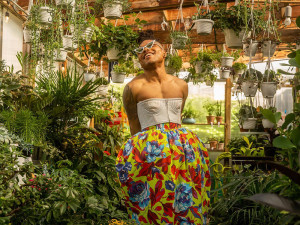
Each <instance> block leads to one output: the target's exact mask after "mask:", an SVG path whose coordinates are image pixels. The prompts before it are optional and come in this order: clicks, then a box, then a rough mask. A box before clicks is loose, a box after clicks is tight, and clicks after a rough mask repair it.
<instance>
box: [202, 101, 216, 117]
mask: <svg viewBox="0 0 300 225" xmlns="http://www.w3.org/2000/svg"><path fill="white" fill-rule="evenodd" d="M203 107H204V109H205V110H206V111H207V113H208V115H209V116H212V115H213V114H214V112H216V104H215V102H209V101H207V102H206V103H205V104H204V105H203Z"/></svg>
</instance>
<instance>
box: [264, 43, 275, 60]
mask: <svg viewBox="0 0 300 225" xmlns="http://www.w3.org/2000/svg"><path fill="white" fill-rule="evenodd" d="M276 46H277V44H276V42H270V41H264V42H263V43H262V46H261V51H262V53H263V56H264V57H269V53H270V57H272V56H273V55H274V53H275V50H276Z"/></svg>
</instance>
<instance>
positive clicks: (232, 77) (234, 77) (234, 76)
mask: <svg viewBox="0 0 300 225" xmlns="http://www.w3.org/2000/svg"><path fill="white" fill-rule="evenodd" d="M238 79H239V75H237V74H235V75H230V80H231V82H232V83H236V82H237V81H238Z"/></svg>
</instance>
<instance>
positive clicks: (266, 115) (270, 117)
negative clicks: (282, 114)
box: [261, 109, 279, 124]
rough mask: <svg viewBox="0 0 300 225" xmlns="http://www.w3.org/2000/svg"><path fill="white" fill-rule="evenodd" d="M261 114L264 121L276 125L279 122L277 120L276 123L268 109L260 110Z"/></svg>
mask: <svg viewBox="0 0 300 225" xmlns="http://www.w3.org/2000/svg"><path fill="white" fill-rule="evenodd" d="M261 113H262V115H263V116H264V118H265V119H267V120H269V121H271V122H272V123H274V124H277V122H278V121H279V120H278V121H276V117H275V114H273V112H272V111H271V110H269V109H262V110H261Z"/></svg>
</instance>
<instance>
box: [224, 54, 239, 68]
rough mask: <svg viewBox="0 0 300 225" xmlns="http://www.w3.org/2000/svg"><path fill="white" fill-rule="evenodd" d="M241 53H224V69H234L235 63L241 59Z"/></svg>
mask: <svg viewBox="0 0 300 225" xmlns="http://www.w3.org/2000/svg"><path fill="white" fill-rule="evenodd" d="M240 53H241V51H232V52H231V53H229V52H223V53H222V57H221V66H222V67H232V64H233V61H235V60H237V59H238V58H239V57H240Z"/></svg>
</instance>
